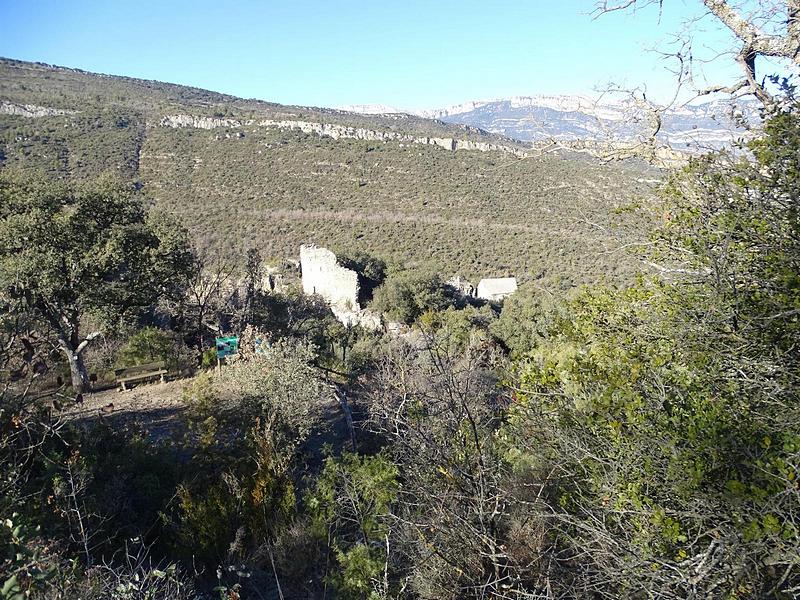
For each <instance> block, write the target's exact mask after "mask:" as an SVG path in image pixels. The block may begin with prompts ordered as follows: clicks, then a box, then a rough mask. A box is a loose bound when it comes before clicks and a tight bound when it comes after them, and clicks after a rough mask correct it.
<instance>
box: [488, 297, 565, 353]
mask: <svg viewBox="0 0 800 600" xmlns="http://www.w3.org/2000/svg"><path fill="white" fill-rule="evenodd" d="M557 310H558V302H557V301H556V300H554V298H553V297H552V295H551V294H549V293H548V292H545V291H541V290H538V289H536V288H534V287H533V286H532V285H526V286H522V287H521V288H520V289H519V290H518V291H517V292H516V293H514V294H513V295H512V296H510V297H509V298H506V299H505V301H504V302H503V310H502V312H501V313H500V317H499V318H498V319H497V320H496V321H493V322H492V323H491V324H490V325H489V332H490V333H491V334H492V336H494V337H495V338H496V339H498V340H500V341H501V342H502V343H503V345H504V346H505V347H506V348H508V350H509V351H510V352H511V355H512V356H515V357H517V356H522V355H523V354H525V353H526V352H529V351H530V350H532V349H533V348H534V347H535V346H536V344H537V342H538V341H539V340H540V339H541V338H542V336H543V335H545V333H546V332H547V330H548V328H549V327H550V325H551V323H552V320H553V319H554V318H555V312H556V311H557Z"/></svg>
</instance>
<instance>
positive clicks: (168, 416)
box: [61, 379, 191, 443]
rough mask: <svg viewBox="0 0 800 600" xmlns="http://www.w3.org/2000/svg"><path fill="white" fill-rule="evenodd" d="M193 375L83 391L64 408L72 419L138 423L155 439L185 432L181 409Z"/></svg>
mask: <svg viewBox="0 0 800 600" xmlns="http://www.w3.org/2000/svg"><path fill="white" fill-rule="evenodd" d="M190 381H191V380H190V379H179V380H174V381H167V382H166V383H145V384H139V385H137V386H136V387H134V388H133V389H131V390H129V391H126V392H122V391H119V390H116V389H111V390H104V391H101V392H95V393H91V394H84V397H83V398H84V399H83V402H82V403H81V404H73V405H71V406H69V407H67V408H65V409H64V410H63V412H62V413H61V416H62V417H63V418H65V419H67V420H69V421H78V422H84V423H87V424H88V423H89V422H97V421H98V420H103V421H107V422H108V423H110V424H112V425H114V426H115V427H116V426H136V427H138V428H140V429H141V430H142V431H143V432H145V435H147V437H148V438H149V439H150V441H152V442H154V443H164V442H168V441H169V440H170V439H173V438H174V437H175V436H179V435H182V433H183V423H182V419H181V418H180V415H181V413H182V412H183V411H184V410H185V409H186V405H185V404H184V402H183V390H184V388H185V387H186V385H187V383H189V382H190Z"/></svg>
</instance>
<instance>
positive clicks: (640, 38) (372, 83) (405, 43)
mask: <svg viewBox="0 0 800 600" xmlns="http://www.w3.org/2000/svg"><path fill="white" fill-rule="evenodd" d="M700 4H701V3H700V2H699V0H673V1H671V2H665V3H664V10H663V13H661V14H659V11H658V10H657V9H655V8H651V9H643V10H641V11H639V12H637V13H636V14H626V13H614V14H610V15H605V16H603V17H601V18H598V19H593V18H592V16H591V14H590V13H591V12H592V9H593V7H594V1H593V0H482V1H474V0H459V1H451V0H403V1H393V0H392V1H385V0H372V1H371V2H360V1H355V0H352V1H348V0H292V1H277V0H261V1H258V0H236V1H235V2H234V1H226V0H216V1H214V2H211V1H208V0H193V1H172V0H161V1H150V0H138V1H136V2H130V1H124V2H123V1H121V0H106V1H100V0H94V1H91V0H73V1H69V0H60V1H53V0H50V1H46V0H0V56H4V57H7V58H15V59H20V60H29V61H38V62H44V63H49V64H55V65H60V66H66V67H74V68H80V69H84V70H87V71H93V72H99V73H106V74H112V75H126V76H130V77H139V78H144V79H155V80H158V81H167V82H172V83H179V84H184V85H193V86H197V87H202V88H206V89H210V90H214V91H218V92H224V93H229V94H233V95H236V96H241V97H245V98H258V99H261V100H267V101H272V102H280V103H283V104H299V105H310V106H329V107H338V106H343V105H349V104H377V103H381V104H386V105H389V106H392V107H395V108H400V109H407V110H408V109H426V108H438V107H444V106H449V105H452V104H457V103H460V102H464V101H468V100H481V99H491V98H501V97H509V96H530V95H539V94H578V93H587V92H591V91H592V90H593V89H594V88H595V87H597V86H603V85H605V84H608V83H609V82H611V81H614V82H616V83H621V84H624V85H627V86H639V85H646V86H647V90H648V97H650V98H653V99H656V100H659V99H660V98H666V97H667V96H668V95H669V93H670V92H671V91H672V90H673V89H674V79H673V76H672V75H671V74H670V73H669V72H668V71H667V70H666V67H667V66H668V65H667V63H666V62H665V61H664V60H663V58H661V57H660V56H659V55H658V54H657V53H654V52H651V51H649V50H650V49H651V48H653V47H658V46H659V45H661V47H663V44H665V43H666V42H668V40H669V39H670V38H669V36H670V35H671V34H672V33H674V32H676V31H678V30H679V29H680V24H681V23H682V22H683V21H684V20H685V19H687V18H689V17H691V16H692V15H693V14H694V11H696V10H698V7H699V5H700ZM704 35H706V36H708V38H709V40H710V42H709V43H710V44H711V45H713V42H716V41H719V40H720V39H722V37H723V36H724V34H722V33H719V32H718V31H716V30H714V29H713V27H712V28H711V29H708V31H707V32H706V33H705V34H704ZM709 69H710V70H711V73H710V75H711V76H713V78H722V77H728V76H729V75H730V74H731V73H732V71H726V70H724V69H722V68H721V67H720V68H718V67H713V68H711V67H709Z"/></svg>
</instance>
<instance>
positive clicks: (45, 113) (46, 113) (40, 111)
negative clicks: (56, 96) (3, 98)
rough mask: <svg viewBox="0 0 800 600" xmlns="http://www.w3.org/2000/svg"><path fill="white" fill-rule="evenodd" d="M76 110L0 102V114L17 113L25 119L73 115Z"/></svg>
mask: <svg viewBox="0 0 800 600" xmlns="http://www.w3.org/2000/svg"><path fill="white" fill-rule="evenodd" d="M77 112H78V111H77V110H67V109H64V108H50V107H47V106H36V105H35V104H12V103H11V102H0V114H3V115H17V116H20V117H25V118H26V119H35V118H38V117H57V116H59V115H73V114H76V113H77Z"/></svg>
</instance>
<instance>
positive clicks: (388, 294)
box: [372, 271, 455, 325]
mask: <svg viewBox="0 0 800 600" xmlns="http://www.w3.org/2000/svg"><path fill="white" fill-rule="evenodd" d="M454 303H455V302H454V299H453V297H452V296H450V295H449V294H448V293H447V289H446V287H445V285H444V283H443V282H442V279H441V277H440V276H439V275H436V274H432V273H419V272H414V271H400V272H399V273H396V274H392V275H390V276H389V277H388V278H387V279H386V281H385V282H384V283H383V285H381V286H380V287H379V288H378V289H377V290H375V296H374V299H373V301H372V307H373V308H374V309H375V310H378V311H381V312H384V313H386V315H387V316H388V317H389V318H390V319H391V320H393V321H400V322H401V323H405V324H407V325H410V324H412V323H413V322H414V321H416V320H417V319H418V318H419V317H420V316H421V315H422V314H423V313H424V312H426V311H429V310H432V311H438V310H444V309H445V308H446V307H447V306H452V305H454Z"/></svg>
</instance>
